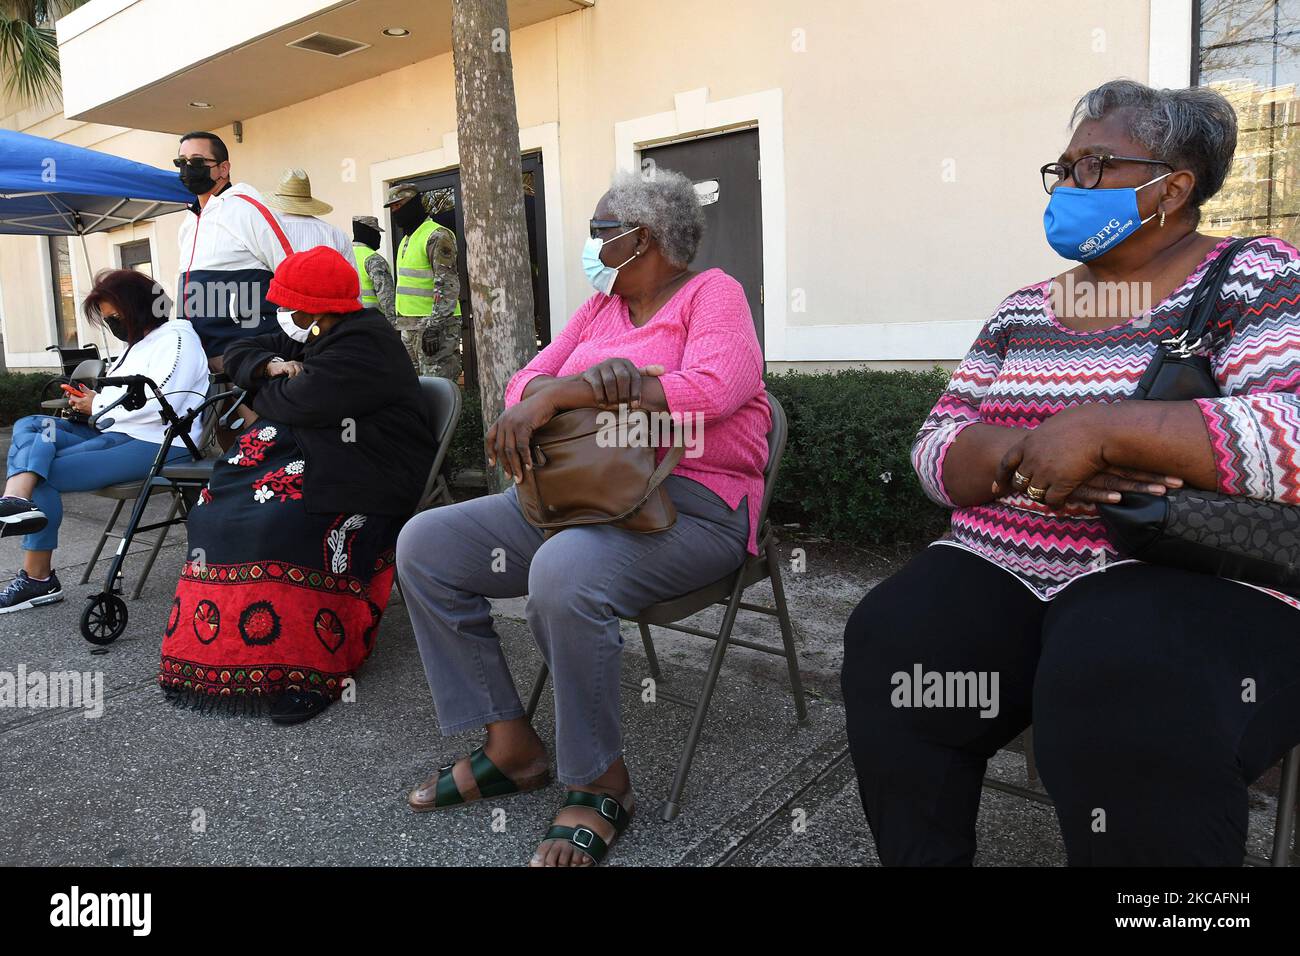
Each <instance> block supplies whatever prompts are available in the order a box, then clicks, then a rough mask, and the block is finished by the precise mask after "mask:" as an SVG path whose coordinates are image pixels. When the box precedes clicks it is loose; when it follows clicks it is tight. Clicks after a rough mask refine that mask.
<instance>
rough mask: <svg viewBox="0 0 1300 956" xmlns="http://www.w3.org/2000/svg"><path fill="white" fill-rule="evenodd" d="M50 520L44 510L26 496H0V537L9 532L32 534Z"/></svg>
mask: <svg viewBox="0 0 1300 956" xmlns="http://www.w3.org/2000/svg"><path fill="white" fill-rule="evenodd" d="M49 523H50V521H49V519H48V518H47V517H45V512H44V511H42V510H41V509H40V508H37V507H36V505H35V504H33V503H32V502H30V501H28V500H27V499H26V498H15V497H12V496H10V495H6V496H5V497H3V498H0V538H7V537H9V536H10V535H11V534H34V533H35V532H37V531H40V530H42V529H43V528H44V527H45V526H46V525H47V524H49Z"/></svg>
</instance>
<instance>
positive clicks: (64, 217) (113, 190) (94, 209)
mask: <svg viewBox="0 0 1300 956" xmlns="http://www.w3.org/2000/svg"><path fill="white" fill-rule="evenodd" d="M193 201H194V197H193V196H192V195H190V193H189V192H188V191H187V190H186V189H185V187H184V186H182V185H181V181H180V177H178V176H177V175H176V173H175V172H174V171H168V170H164V169H158V168H156V167H154V166H146V165H145V164H144V163H137V162H134V161H133V160H130V159H123V158H122V157H120V156H111V155H109V154H108V153H101V152H98V151H97V150H93V149H85V148H83V147H81V146H73V145H71V144H70V143H60V142H58V141H57V140H52V139H44V138H42V137H40V136H29V135H28V134H26V133H15V132H13V131H12V130H0V233H8V234H12V235H23V236H86V235H89V234H90V233H93V232H102V231H103V230H105V229H115V228H117V227H118V226H125V225H129V224H130V223H133V222H138V221H139V220H141V219H149V218H152V217H153V216H161V215H165V214H166V213H169V212H177V211H178V210H180V209H183V208H184V207H185V206H188V205H189V204H190V203H192V202H193Z"/></svg>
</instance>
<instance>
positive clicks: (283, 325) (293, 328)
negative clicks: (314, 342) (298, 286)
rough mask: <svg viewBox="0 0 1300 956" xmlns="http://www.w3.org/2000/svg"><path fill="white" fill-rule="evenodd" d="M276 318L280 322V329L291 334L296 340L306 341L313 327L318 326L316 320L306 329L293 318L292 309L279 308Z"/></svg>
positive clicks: (288, 334)
mask: <svg viewBox="0 0 1300 956" xmlns="http://www.w3.org/2000/svg"><path fill="white" fill-rule="evenodd" d="M275 318H276V321H278V322H279V323H280V331H281V332H283V333H284V334H285V335H287V336H289V338H291V339H293V340H294V341H295V342H306V341H307V339H308V337H309V336H310V335H311V331H312V329H314V328H316V323H315V322H313V323H312V324H311V325H310V326H308V327H307V328H305V329H304V328H302V327H301V326H299V325H298V324H297V323H296V322H294V320H293V310H292V309H277V310H276V313H275Z"/></svg>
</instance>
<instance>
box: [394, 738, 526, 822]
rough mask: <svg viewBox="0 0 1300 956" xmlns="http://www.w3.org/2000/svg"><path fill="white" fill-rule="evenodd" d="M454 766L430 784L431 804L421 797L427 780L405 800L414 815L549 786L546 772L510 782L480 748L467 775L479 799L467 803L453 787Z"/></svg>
mask: <svg viewBox="0 0 1300 956" xmlns="http://www.w3.org/2000/svg"><path fill="white" fill-rule="evenodd" d="M455 765H456V761H454V760H453V761H452V762H451V763H449V764H445V765H443V766H441V767H439V768H438V771H437V776H436V778H435V779H434V781H432V782H433V787H432V789H433V799H432V800H430V799H428V798H427V797H423V798H422V797H421V796H420V795H421V794H422V793H424V794H427V793H428V791H429V790H430V787H429V783H430V782H431V781H428V780H426V781H425V782H424V785H422V786H420V787H418V788H417V789H415V790H412V791H411V792H410V793H409V794H408V795H407V797H406V802H407V804H408V805H409V806H410V808H411V809H412V810H414V811H416V812H417V813H423V812H425V811H427V810H444V809H446V808H448V807H458V806H460V805H461V804H464V803H476V802H477V801H478V800H486V799H488V798H490V797H504V796H508V795H510V794H513V793H526V792H528V791H530V790H540V789H541V788H542V787H545V786H546V785H547V784H549V783H550V782H551V774H550V771H549V770H548V771H547V772H545V773H542V774H539V775H538V776H536V777H528V778H526V779H524V780H519V781H514V780H511V779H510V778H509V777H507V776H506V775H505V774H503V773H502V772H501V771H500V770H498V769H497V766H496V764H494V763H493V762H492V761H491V759H489V757H488V755H487V754H486V753H484V752H483V748H482V747H479V748H478V750H475V751H474V752H473V753H472V754H470V755H469V771H470V773H471V774H473V776H474V783H475V784H476V785H477V786H478V792H479V796H478V798H477V800H466V799H465V795H464V794H462V793H461V792H460V788H459V787H457V786H456V778H455V777H453V776H452V773H451V769H452V767H454V766H455Z"/></svg>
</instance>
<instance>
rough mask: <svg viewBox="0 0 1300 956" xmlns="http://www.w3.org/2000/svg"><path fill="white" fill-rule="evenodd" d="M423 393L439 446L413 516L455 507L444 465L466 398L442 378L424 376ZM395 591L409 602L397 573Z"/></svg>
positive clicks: (446, 379)
mask: <svg viewBox="0 0 1300 956" xmlns="http://www.w3.org/2000/svg"><path fill="white" fill-rule="evenodd" d="M420 391H421V392H422V393H423V394H424V400H425V401H426V402H427V403H428V405H429V421H430V422H432V423H433V437H434V440H435V441H436V442H437V443H438V450H437V452H436V453H435V454H434V456H433V465H432V466H430V468H429V477H428V478H426V479H425V482H424V490H423V491H422V492H420V502H419V504H417V505H416V506H415V511H413V512H412V513H411V514H412V517H414V516H415V515H418V514H419V513H420V512H421V511H427V510H428V509H429V508H432V507H433V506H434V505H435V504H444V505H450V504H455V501H456V499H455V498H453V497H452V496H451V489H450V488H448V487H447V479H446V478H444V477H443V474H442V463H443V462H444V461H446V460H447V451H448V449H450V448H451V438H452V436H453V435H454V434H456V423H457V422H459V421H460V412H461V408H462V407H463V406H464V397H463V396H462V395H461V391H460V386H459V385H457V384H456V383H455V382H453V381H452V380H451V379H449V378H443V377H442V376H440V375H421V376H420ZM393 591H394V593H395V594H396V595H397V598H398V599H399V600H401V601H402V602H403V603H405V602H406V595H405V594H404V593H403V592H402V582H401V579H400V578H398V576H397V573H396V571H394V572H393Z"/></svg>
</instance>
